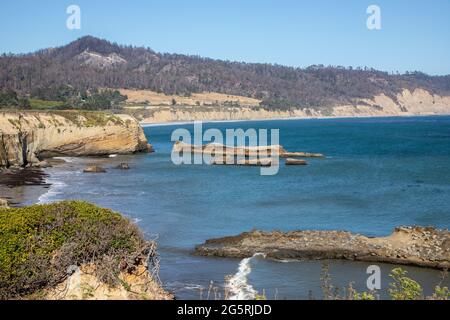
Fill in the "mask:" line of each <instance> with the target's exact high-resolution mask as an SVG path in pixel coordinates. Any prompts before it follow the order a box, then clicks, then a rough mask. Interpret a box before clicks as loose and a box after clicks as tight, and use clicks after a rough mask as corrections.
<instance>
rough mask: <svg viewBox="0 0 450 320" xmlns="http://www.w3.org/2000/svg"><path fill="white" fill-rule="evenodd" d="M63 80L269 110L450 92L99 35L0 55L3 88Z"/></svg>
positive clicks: (347, 71)
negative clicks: (221, 98) (226, 99)
mask: <svg viewBox="0 0 450 320" xmlns="http://www.w3.org/2000/svg"><path fill="white" fill-rule="evenodd" d="M61 86H69V87H70V88H71V90H75V91H76V92H83V90H89V89H94V88H95V89H98V88H113V89H140V90H150V91H153V92H156V93H160V94H161V93H163V94H166V95H178V96H182V97H190V96H191V95H192V94H196V93H198V94H200V93H203V92H214V93H219V94H225V95H234V96H241V97H247V98H251V99H256V100H258V101H261V106H262V107H264V108H265V109H266V110H289V109H291V108H313V109H319V110H321V109H329V108H331V107H336V106H341V105H356V104H358V103H359V102H360V101H361V100H364V99H373V98H374V97H376V96H380V95H384V96H386V97H389V98H391V99H392V100H393V101H394V102H396V100H397V98H398V95H399V94H403V92H404V90H408V91H410V92H414V91H415V90H416V89H420V90H425V91H427V92H429V93H430V94H436V95H439V96H446V95H450V76H429V75H426V74H423V73H420V72H414V73H408V74H388V73H386V72H381V71H377V70H372V69H368V68H356V69H353V68H343V67H333V66H328V67H327V66H311V67H308V68H305V69H299V68H292V67H285V66H280V65H271V64H258V63H243V62H229V61H221V60H213V59H208V58H202V57H198V56H186V55H178V54H163V53H157V52H154V51H153V50H151V49H148V48H136V47H131V46H121V45H118V44H115V43H110V42H108V41H106V40H101V39H97V38H94V37H91V36H86V37H83V38H80V39H78V40H76V41H74V42H72V43H70V44H68V45H66V46H62V47H58V48H50V49H44V50H40V51H38V52H34V53H30V54H22V55H9V54H4V55H2V56H1V57H0V88H1V89H2V90H6V89H11V90H15V91H17V92H18V93H19V95H22V96H31V97H35V98H40V99H44V98H45V99H46V100H58V99H57V98H59V97H60V96H61ZM66 91H67V90H66Z"/></svg>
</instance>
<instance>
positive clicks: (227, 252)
mask: <svg viewBox="0 0 450 320" xmlns="http://www.w3.org/2000/svg"><path fill="white" fill-rule="evenodd" d="M195 251H196V253H197V254H199V255H203V256H218V257H233V258H246V257H251V256H253V255H254V254H256V253H262V254H265V255H266V256H267V257H268V258H272V259H299V260H300V259H314V260H318V259H347V260H357V261H370V262H386V263H394V264H405V265H415V266H422V267H431V268H439V269H446V268H447V269H448V268H449V267H450V232H449V231H448V230H438V229H434V228H431V227H429V228H424V227H399V228H396V229H395V231H394V233H392V234H391V235H390V236H388V237H380V238H368V237H365V236H363V235H359V234H352V233H350V232H345V231H292V232H286V233H283V232H277V231H275V232H262V231H252V232H245V233H242V234H240V235H238V236H232V237H225V238H218V239H211V240H207V241H206V242H205V243H204V244H202V245H199V246H197V247H196V249H195Z"/></svg>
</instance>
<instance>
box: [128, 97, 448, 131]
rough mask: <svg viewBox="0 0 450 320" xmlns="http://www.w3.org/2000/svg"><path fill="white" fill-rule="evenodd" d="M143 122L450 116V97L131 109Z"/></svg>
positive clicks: (379, 98) (380, 98) (376, 98)
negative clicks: (272, 106)
mask: <svg viewBox="0 0 450 320" xmlns="http://www.w3.org/2000/svg"><path fill="white" fill-rule="evenodd" d="M128 111H129V112H130V113H131V114H134V115H136V117H138V118H139V120H140V121H141V123H143V124H145V123H161V122H183V121H218V120H263V119H289V118H323V117H331V118H333V117H382V116H423V115H448V114H450V96H441V95H438V94H434V93H432V92H430V91H427V90H424V89H415V90H412V91H411V90H408V89H404V90H403V91H402V92H401V93H399V94H397V95H396V96H395V97H389V96H387V95H385V94H380V95H376V96H374V97H373V98H372V99H359V100H357V101H355V103H354V104H352V105H336V106H330V107H327V108H324V107H322V108H320V107H317V108H311V107H308V108H289V107H288V106H286V108H284V109H271V110H267V109H265V108H262V107H259V106H232V107H230V106H211V107H204V106H202V107H198V106H178V105H177V106H164V107H156V106H154V107H146V108H143V109H142V108H141V109H139V108H129V109H128Z"/></svg>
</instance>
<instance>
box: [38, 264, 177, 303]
mask: <svg viewBox="0 0 450 320" xmlns="http://www.w3.org/2000/svg"><path fill="white" fill-rule="evenodd" d="M95 268H97V266H96V265H94V264H85V265H82V266H81V267H80V268H76V270H74V273H73V274H72V275H71V276H69V277H68V278H67V279H66V280H65V281H63V282H62V283H60V284H58V285H57V286H56V287H54V288H51V289H46V290H45V292H44V299H45V300H173V299H174V297H173V295H172V294H170V293H169V292H167V291H165V290H164V289H163V288H162V287H161V285H160V283H158V282H157V281H156V280H155V278H154V277H152V276H151V274H150V272H149V271H148V266H147V265H146V264H140V265H139V266H137V267H135V268H133V269H131V270H125V271H122V272H121V273H120V274H119V279H120V282H121V283H122V284H121V285H117V286H111V285H108V284H106V283H104V282H102V281H100V280H99V279H98V278H97V277H96V276H95V275H94V274H95Z"/></svg>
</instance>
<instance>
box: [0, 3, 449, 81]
mask: <svg viewBox="0 0 450 320" xmlns="http://www.w3.org/2000/svg"><path fill="white" fill-rule="evenodd" d="M71 4H76V5H79V6H80V8H81V23H82V25H81V30H68V29H67V28H66V19H67V17H68V15H67V14H66V8H67V7H68V6H69V5H71ZM371 4H376V5H378V6H379V7H380V8H381V22H382V28H381V30H373V31H370V30H368V29H367V27H366V20H367V17H368V15H367V13H366V9H367V7H368V6H369V5H371ZM88 34H89V35H93V36H97V37H100V38H105V39H107V40H110V41H114V42H117V43H120V44H132V45H137V46H146V47H151V48H152V49H154V50H155V51H159V52H174V53H185V54H193V55H201V56H205V57H211V58H217V59H225V60H237V61H246V62H269V63H278V64H283V65H289V66H298V67H305V66H309V65H312V64H324V65H343V66H354V67H356V66H368V67H374V68H376V69H380V70H386V71H394V72H395V71H400V72H404V71H407V70H420V71H424V72H427V73H430V74H450V1H448V0H433V1H425V0H420V1H419V0H409V1H406V0H372V1H365V0H315V1H301V0H190V1H188V0H164V1H162V0H160V1H154V0H134V1H133V0H129V1H128V2H125V1H114V0H110V1H104V0H90V1H87V0H71V1H66V0H53V1H50V0H40V1H32V0H28V1H26V0H15V1H8V2H6V1H2V3H1V4H0V52H13V53H24V52H30V51H35V50H37V49H41V48H46V47H52V46H60V45H64V44H66V43H68V42H70V41H73V40H75V39H77V38H79V37H81V36H83V35H88Z"/></svg>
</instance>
